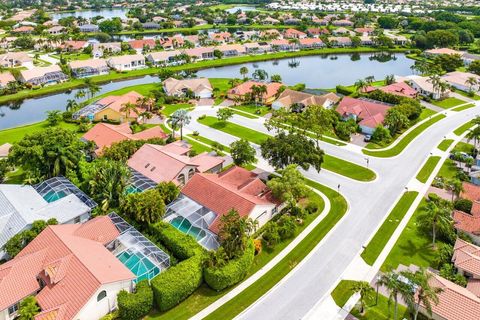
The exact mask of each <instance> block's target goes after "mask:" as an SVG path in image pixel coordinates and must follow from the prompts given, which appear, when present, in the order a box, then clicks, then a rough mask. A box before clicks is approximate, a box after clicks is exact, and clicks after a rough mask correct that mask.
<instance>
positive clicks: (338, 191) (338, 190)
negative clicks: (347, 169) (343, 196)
mask: <svg viewBox="0 0 480 320" xmlns="http://www.w3.org/2000/svg"><path fill="white" fill-rule="evenodd" d="M337 193H338V194H340V183H339V184H338V186H337Z"/></svg>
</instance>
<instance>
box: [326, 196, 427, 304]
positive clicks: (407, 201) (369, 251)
mask: <svg viewBox="0 0 480 320" xmlns="http://www.w3.org/2000/svg"><path fill="white" fill-rule="evenodd" d="M417 195H418V192H416V191H409V192H405V193H404V194H403V196H402V197H401V198H400V200H399V201H398V202H397V204H396V205H395V207H394V208H393V210H392V211H391V212H390V214H389V215H388V217H387V219H386V220H385V221H384V222H383V224H382V225H381V226H380V228H379V229H378V231H377V232H376V233H375V235H374V236H373V238H372V240H370V242H369V243H368V245H367V247H366V248H365V249H364V250H363V252H362V254H361V256H362V258H363V260H365V262H366V263H368V264H369V265H373V263H374V262H375V260H377V258H378V256H379V255H380V253H381V252H382V250H383V248H384V247H385V245H386V244H387V242H388V240H390V237H391V236H392V234H393V232H394V231H395V230H396V229H397V227H398V225H399V224H400V222H401V221H402V219H403V217H404V216H405V214H406V213H407V211H408V209H409V208H410V206H411V205H412V203H413V201H414V200H415V198H416V197H417ZM332 295H333V294H332ZM337 304H338V303H337Z"/></svg>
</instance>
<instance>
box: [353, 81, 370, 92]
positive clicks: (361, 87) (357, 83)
mask: <svg viewBox="0 0 480 320" xmlns="http://www.w3.org/2000/svg"><path fill="white" fill-rule="evenodd" d="M354 85H355V88H357V92H363V91H364V90H365V89H366V88H367V87H368V83H367V82H366V81H365V80H363V79H358V80H357V81H355V84H354Z"/></svg>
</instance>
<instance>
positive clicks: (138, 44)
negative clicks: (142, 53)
mask: <svg viewBox="0 0 480 320" xmlns="http://www.w3.org/2000/svg"><path fill="white" fill-rule="evenodd" d="M128 44H129V45H130V47H132V49H143V47H145V46H146V47H149V48H154V47H155V45H156V43H155V40H154V39H143V40H131V41H128Z"/></svg>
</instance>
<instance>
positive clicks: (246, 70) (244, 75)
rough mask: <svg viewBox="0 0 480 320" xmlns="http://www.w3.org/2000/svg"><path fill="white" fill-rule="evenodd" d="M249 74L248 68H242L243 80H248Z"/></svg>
mask: <svg viewBox="0 0 480 320" xmlns="http://www.w3.org/2000/svg"><path fill="white" fill-rule="evenodd" d="M247 74H248V68H247V67H241V68H240V75H241V76H242V77H243V80H245V79H246V76H247Z"/></svg>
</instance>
